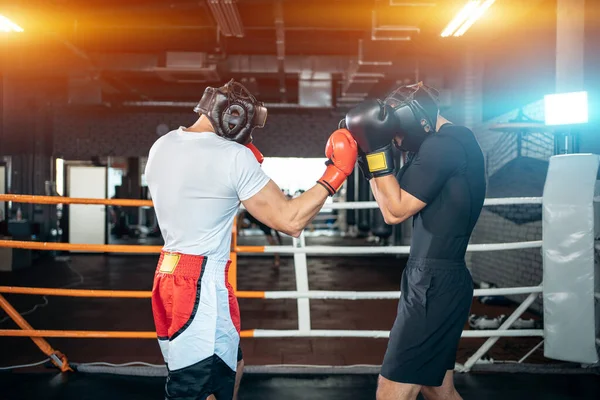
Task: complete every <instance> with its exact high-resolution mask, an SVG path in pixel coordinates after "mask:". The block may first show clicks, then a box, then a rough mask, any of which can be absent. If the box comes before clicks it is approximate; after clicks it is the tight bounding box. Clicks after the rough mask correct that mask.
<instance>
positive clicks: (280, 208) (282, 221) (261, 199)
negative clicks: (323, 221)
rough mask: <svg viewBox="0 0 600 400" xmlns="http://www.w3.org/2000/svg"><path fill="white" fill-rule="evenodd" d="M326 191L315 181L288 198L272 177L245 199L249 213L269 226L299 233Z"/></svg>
mask: <svg viewBox="0 0 600 400" xmlns="http://www.w3.org/2000/svg"><path fill="white" fill-rule="evenodd" d="M328 196H329V192H328V191H327V190H326V189H325V188H324V187H323V186H321V185H319V184H317V185H315V186H313V187H312V188H311V189H309V190H307V191H306V192H304V193H302V194H301V195H300V196H298V197H296V198H294V199H288V198H287V197H286V196H285V195H284V194H283V193H282V192H281V189H280V188H279V186H277V184H276V183H275V182H273V181H272V180H271V181H269V183H267V185H266V186H265V187H264V188H262V189H261V190H260V191H259V192H258V193H257V194H255V195H254V196H252V197H251V198H249V199H248V200H246V201H244V202H243V204H244V207H245V208H246V210H248V212H250V214H252V215H253V216H254V217H255V218H256V219H258V220H259V221H261V222H262V223H264V224H266V225H268V226H270V227H271V228H273V229H275V230H277V231H280V232H283V233H286V234H288V235H290V236H293V237H298V236H300V234H301V233H302V230H303V229H304V227H305V226H306V225H308V223H309V222H310V221H311V220H312V219H313V218H314V217H315V216H316V215H317V214H318V213H319V210H321V208H322V207H323V204H325V200H327V197H328Z"/></svg>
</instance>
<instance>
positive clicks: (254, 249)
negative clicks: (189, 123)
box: [235, 246, 265, 253]
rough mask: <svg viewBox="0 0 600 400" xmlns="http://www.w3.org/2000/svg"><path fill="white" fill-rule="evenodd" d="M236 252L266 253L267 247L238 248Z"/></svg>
mask: <svg viewBox="0 0 600 400" xmlns="http://www.w3.org/2000/svg"><path fill="white" fill-rule="evenodd" d="M235 251H236V252H238V253H264V252H265V246H236V247H235Z"/></svg>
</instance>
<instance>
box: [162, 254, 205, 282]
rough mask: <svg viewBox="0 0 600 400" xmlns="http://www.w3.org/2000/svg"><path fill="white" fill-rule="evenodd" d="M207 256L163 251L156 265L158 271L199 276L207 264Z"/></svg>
mask: <svg viewBox="0 0 600 400" xmlns="http://www.w3.org/2000/svg"><path fill="white" fill-rule="evenodd" d="M206 261H207V258H206V257H204V256H196V255H192V254H182V253H173V252H169V251H162V252H161V253H160V258H159V259H158V265H157V267H156V272H157V273H164V274H174V275H185V276H190V277H198V276H199V275H200V272H201V271H202V268H204V266H205V265H206Z"/></svg>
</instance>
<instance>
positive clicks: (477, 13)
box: [454, 0, 496, 36]
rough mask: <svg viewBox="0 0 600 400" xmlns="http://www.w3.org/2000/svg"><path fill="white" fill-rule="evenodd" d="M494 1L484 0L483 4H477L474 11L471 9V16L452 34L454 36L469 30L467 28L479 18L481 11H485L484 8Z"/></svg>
mask: <svg viewBox="0 0 600 400" xmlns="http://www.w3.org/2000/svg"><path fill="white" fill-rule="evenodd" d="M494 1H496V0H486V1H485V2H484V3H483V4H481V5H480V6H479V8H477V9H476V10H475V11H473V13H472V14H471V17H470V18H469V19H468V20H467V22H465V23H464V24H463V26H461V27H460V29H459V30H458V31H456V33H455V34H454V36H462V35H464V33H465V32H466V31H467V30H469V28H470V27H471V26H472V25H473V24H474V23H475V22H476V21H477V20H478V19H479V18H481V16H482V15H483V13H485V12H486V10H487V9H488V8H490V7H491V6H492V4H494Z"/></svg>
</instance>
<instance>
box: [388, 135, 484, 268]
mask: <svg viewBox="0 0 600 400" xmlns="http://www.w3.org/2000/svg"><path fill="white" fill-rule="evenodd" d="M397 178H398V181H399V183H400V187H401V188H402V189H404V190H405V191H406V192H408V193H410V194H412V195H413V196H415V197H416V198H418V199H419V200H421V201H423V202H424V203H427V205H426V206H425V208H423V209H422V210H421V211H420V212H419V213H417V214H416V215H415V216H414V217H413V235H412V242H411V249H410V256H411V257H414V258H433V259H447V260H458V259H464V256H465V252H466V249H467V245H468V243H469V238H470V237H471V233H472V231H473V228H474V226H475V223H476V222H477V219H478V218H479V214H480V213H481V208H482V207H483V201H484V199H485V191H486V181H485V163H484V159H483V153H482V151H481V147H480V146H479V143H478V142H477V139H476V138H475V135H474V134H473V132H471V131H470V130H469V129H468V128H465V127H463V126H456V125H451V124H446V125H444V126H442V128H441V129H440V130H439V132H437V133H435V134H433V135H431V136H430V137H428V138H427V139H426V140H425V141H424V142H423V144H422V145H421V148H420V149H419V152H418V153H416V154H414V155H413V157H412V158H411V160H410V161H409V162H408V163H407V164H406V165H405V166H404V167H403V168H402V169H401V170H400V172H399V174H398V176H397Z"/></svg>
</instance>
